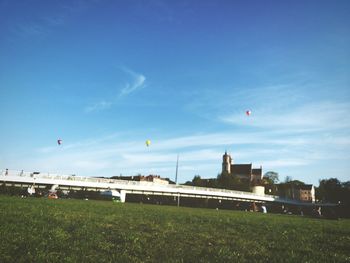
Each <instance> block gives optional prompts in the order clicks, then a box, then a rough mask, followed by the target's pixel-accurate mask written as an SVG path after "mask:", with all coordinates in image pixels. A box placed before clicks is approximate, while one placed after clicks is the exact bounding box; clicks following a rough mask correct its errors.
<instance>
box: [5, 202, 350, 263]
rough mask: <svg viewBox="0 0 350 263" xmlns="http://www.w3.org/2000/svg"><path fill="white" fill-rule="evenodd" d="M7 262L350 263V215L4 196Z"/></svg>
mask: <svg viewBox="0 0 350 263" xmlns="http://www.w3.org/2000/svg"><path fill="white" fill-rule="evenodd" d="M0 262H350V220H338V221H329V220H317V219H311V218H303V217H298V216H288V215H276V214H261V213H251V212H240V211H223V210H218V211H216V210H209V209H192V208H177V207H169V206H155V205H154V206H152V205H141V204H129V203H125V204H121V203H112V202H107V201H90V200H89V201H84V200H62V199H61V200H48V199H36V198H27V199H21V198H18V197H8V196H0Z"/></svg>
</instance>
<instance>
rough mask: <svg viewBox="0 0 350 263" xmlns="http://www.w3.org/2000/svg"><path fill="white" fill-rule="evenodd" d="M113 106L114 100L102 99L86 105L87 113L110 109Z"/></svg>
mask: <svg viewBox="0 0 350 263" xmlns="http://www.w3.org/2000/svg"><path fill="white" fill-rule="evenodd" d="M111 106H112V102H108V101H100V102H97V103H95V104H93V105H91V106H88V107H86V108H85V112H87V113H90V112H98V111H102V110H106V109H109V108H110V107H111Z"/></svg>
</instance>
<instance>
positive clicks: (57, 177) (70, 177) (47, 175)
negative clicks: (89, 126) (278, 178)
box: [1, 170, 280, 199]
mask: <svg viewBox="0 0 350 263" xmlns="http://www.w3.org/2000/svg"><path fill="white" fill-rule="evenodd" d="M1 176H4V177H5V176H22V177H31V178H34V179H37V178H42V179H52V180H72V181H80V182H93V183H111V184H122V185H140V186H157V187H164V188H172V189H174V188H176V189H188V190H197V191H207V192H220V193H227V194H240V195H249V196H252V197H253V196H255V197H256V196H259V197H262V196H266V197H271V198H279V197H278V196H273V195H257V194H254V193H251V192H243V191H235V190H227V189H221V188H207V187H197V186H188V185H174V184H169V185H163V184H157V183H154V182H144V181H141V182H140V181H128V180H118V179H107V178H96V177H84V176H76V175H59V174H55V173H41V172H25V171H23V170H22V171H18V170H2V171H1ZM279 199H280V198H279Z"/></svg>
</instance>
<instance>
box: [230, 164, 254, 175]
mask: <svg viewBox="0 0 350 263" xmlns="http://www.w3.org/2000/svg"><path fill="white" fill-rule="evenodd" d="M231 173H232V174H233V175H246V176H249V177H250V176H251V173H252V164H232V165H231Z"/></svg>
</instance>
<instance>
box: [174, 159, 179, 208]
mask: <svg viewBox="0 0 350 263" xmlns="http://www.w3.org/2000/svg"><path fill="white" fill-rule="evenodd" d="M178 170H179V154H178V155H177V161H176V174H175V184H176V185H177V172H178ZM177 206H178V207H179V206H180V192H178V193H177Z"/></svg>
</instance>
